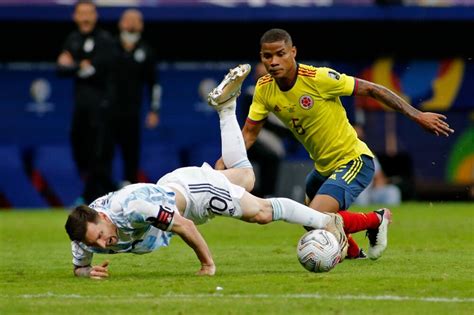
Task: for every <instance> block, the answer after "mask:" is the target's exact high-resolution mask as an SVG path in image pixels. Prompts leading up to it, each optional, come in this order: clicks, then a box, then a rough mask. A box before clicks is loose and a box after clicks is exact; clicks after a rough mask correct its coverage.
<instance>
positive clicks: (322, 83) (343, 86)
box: [315, 67, 356, 99]
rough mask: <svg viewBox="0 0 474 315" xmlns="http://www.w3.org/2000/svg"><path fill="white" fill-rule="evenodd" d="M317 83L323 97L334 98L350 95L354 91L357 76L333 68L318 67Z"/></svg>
mask: <svg viewBox="0 0 474 315" xmlns="http://www.w3.org/2000/svg"><path fill="white" fill-rule="evenodd" d="M315 83H316V87H317V90H318V92H319V93H320V96H321V97H322V98H323V99H332V98H335V97H338V96H350V95H352V94H353V93H354V89H355V83H356V81H355V78H354V77H351V76H348V75H346V74H341V73H339V72H337V71H336V70H333V69H331V68H326V67H321V68H318V71H317V72H316V77H315Z"/></svg>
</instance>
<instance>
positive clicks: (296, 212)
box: [270, 198, 331, 229]
mask: <svg viewBox="0 0 474 315" xmlns="http://www.w3.org/2000/svg"><path fill="white" fill-rule="evenodd" d="M270 202H271V203H272V207H273V221H278V220H283V221H286V222H289V223H295V224H299V225H303V226H310V227H312V228H314V229H323V228H324V227H326V224H328V222H329V220H330V219H331V217H330V216H328V215H326V214H324V213H321V212H319V211H316V210H314V209H311V208H309V207H307V206H305V205H303V204H301V203H298V202H296V201H294V200H291V199H288V198H271V199H270Z"/></svg>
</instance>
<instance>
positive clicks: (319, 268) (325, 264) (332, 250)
mask: <svg viewBox="0 0 474 315" xmlns="http://www.w3.org/2000/svg"><path fill="white" fill-rule="evenodd" d="M296 253H297V255H298V260H299V262H300V263H301V265H302V266H303V267H304V268H306V269H307V270H309V271H311V272H327V271H329V270H331V269H332V268H334V266H336V265H337V263H339V261H340V260H341V249H340V247H339V243H338V241H337V239H336V237H335V236H334V235H333V234H332V233H330V232H328V231H326V230H312V231H309V232H307V233H305V234H304V235H303V236H302V237H301V238H300V240H299V242H298V247H297V249H296Z"/></svg>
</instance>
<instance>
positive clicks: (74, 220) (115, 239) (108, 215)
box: [65, 65, 347, 279]
mask: <svg viewBox="0 0 474 315" xmlns="http://www.w3.org/2000/svg"><path fill="white" fill-rule="evenodd" d="M249 72H250V66H249V65H240V66H238V67H236V68H234V69H231V70H230V72H229V74H227V75H226V76H225V78H224V80H223V81H222V83H221V84H219V86H218V87H217V88H216V89H215V90H214V91H213V94H212V95H211V100H212V101H211V106H213V107H214V108H215V109H216V111H217V112H218V114H219V118H220V130H221V141H222V156H223V159H224V163H225V165H226V166H227V169H226V170H223V171H216V170H214V169H212V168H211V167H210V166H209V165H208V164H206V163H204V164H203V165H202V166H201V167H184V168H179V169H176V170H175V171H173V172H171V173H168V174H167V175H165V176H163V177H162V178H161V179H159V180H158V182H157V183H156V184H148V183H147V184H145V183H139V184H133V185H128V186H125V187H124V188H122V189H120V190H118V191H115V192H112V193H109V194H107V195H105V196H103V197H100V198H98V199H96V200H95V201H94V202H92V203H91V204H90V206H86V205H81V206H79V207H77V208H76V209H74V210H73V211H72V213H71V214H70V215H69V217H68V219H67V222H66V226H65V227H66V231H67V233H68V235H69V237H70V239H71V241H72V255H73V264H74V274H75V275H76V276H84V277H90V278H95V279H100V278H104V277H108V275H109V274H108V262H104V263H102V264H101V265H95V266H93V265H91V263H92V258H93V253H108V254H114V253H127V252H131V253H137V254H142V253H149V252H151V251H153V250H156V249H158V248H159V247H161V246H167V245H168V244H169V242H170V238H171V236H172V234H178V235H179V236H180V237H181V238H182V239H183V240H184V241H185V242H186V243H187V244H188V245H189V246H190V247H191V248H192V249H193V250H194V252H195V253H196V256H197V257H198V259H199V261H200V263H201V268H200V270H199V271H198V274H200V275H214V273H215V272H216V267H215V264H214V261H213V259H212V255H211V252H210V250H209V248H208V245H207V244H206V241H205V240H204V238H203V237H202V236H201V234H200V233H199V231H198V230H197V228H196V226H195V224H202V223H205V222H207V221H208V220H210V219H212V218H213V217H214V216H216V215H220V216H224V217H230V218H236V219H240V220H243V221H246V222H250V223H258V224H267V223H270V222H273V221H279V220H282V221H286V222H289V223H294V224H299V225H304V226H310V227H312V228H315V229H326V230H328V231H330V232H331V233H333V234H334V235H335V236H336V238H337V239H338V241H339V243H340V245H341V248H342V251H346V250H347V238H346V236H345V234H344V230H343V225H342V218H341V217H340V216H338V215H334V214H324V213H321V212H317V211H314V210H312V209H310V208H308V207H306V206H304V205H302V204H300V203H297V202H295V201H293V200H290V199H287V198H271V199H261V198H258V197H256V196H254V195H252V194H250V193H249V192H248V191H250V190H251V189H252V188H253V185H254V182H255V175H254V172H253V169H252V165H251V164H250V162H249V160H248V158H247V152H246V149H245V146H244V141H243V138H242V133H241V131H240V128H239V124H238V122H237V118H236V113H235V107H236V97H237V96H238V95H239V94H240V89H241V85H242V82H243V81H244V79H245V78H246V77H247V75H248V74H249ZM344 256H345V254H343V257H344Z"/></svg>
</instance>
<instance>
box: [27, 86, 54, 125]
mask: <svg viewBox="0 0 474 315" xmlns="http://www.w3.org/2000/svg"><path fill="white" fill-rule="evenodd" d="M30 95H31V98H32V99H33V102H32V103H28V105H27V106H26V110H27V111H29V112H34V113H36V114H37V115H38V116H43V115H44V114H45V113H47V112H50V111H53V110H54V104H52V103H49V102H48V101H47V100H48V98H49V97H50V96H51V85H50V84H49V82H48V80H46V79H43V78H38V79H35V80H33V82H31V86H30Z"/></svg>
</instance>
